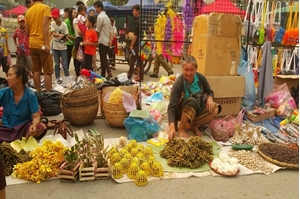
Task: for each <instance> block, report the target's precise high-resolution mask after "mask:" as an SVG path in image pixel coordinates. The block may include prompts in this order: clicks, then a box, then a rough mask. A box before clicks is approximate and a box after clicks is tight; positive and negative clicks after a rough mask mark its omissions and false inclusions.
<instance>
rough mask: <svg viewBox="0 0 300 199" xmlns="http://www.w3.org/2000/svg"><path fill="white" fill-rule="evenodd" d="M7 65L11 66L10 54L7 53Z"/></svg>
mask: <svg viewBox="0 0 300 199" xmlns="http://www.w3.org/2000/svg"><path fill="white" fill-rule="evenodd" d="M6 65H7V66H11V56H10V54H8V55H7V62H6Z"/></svg>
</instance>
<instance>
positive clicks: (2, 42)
mask: <svg viewBox="0 0 300 199" xmlns="http://www.w3.org/2000/svg"><path fill="white" fill-rule="evenodd" d="M2 21H3V16H2V14H0V66H2V70H3V72H4V73H5V74H6V76H7V71H8V69H9V66H8V65H7V55H8V54H9V53H10V51H9V47H8V42H7V40H8V34H7V30H6V29H5V28H4V27H3V26H2Z"/></svg>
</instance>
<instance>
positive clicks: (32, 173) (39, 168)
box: [12, 140, 66, 183]
mask: <svg viewBox="0 0 300 199" xmlns="http://www.w3.org/2000/svg"><path fill="white" fill-rule="evenodd" d="M65 150H66V148H65V146H64V145H63V144H62V143H61V142H60V141H57V142H54V143H53V142H52V141H51V140H46V141H44V142H43V144H42V146H40V147H38V148H37V149H36V150H34V151H32V152H30V154H29V156H30V157H31V158H32V160H31V161H28V162H25V163H18V164H17V165H16V166H15V167H14V170H13V173H12V176H13V177H15V178H20V179H24V180H29V181H34V182H37V183H40V182H41V181H42V180H46V179H48V178H52V177H55V176H56V175H57V173H58V171H59V165H60V164H61V163H62V161H63V160H64V157H63V154H64V151H65Z"/></svg>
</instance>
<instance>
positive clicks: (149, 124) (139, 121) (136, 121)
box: [124, 116, 160, 142]
mask: <svg viewBox="0 0 300 199" xmlns="http://www.w3.org/2000/svg"><path fill="white" fill-rule="evenodd" d="M124 126H125V128H126V131H127V133H128V139H130V140H136V141H137V142H142V141H147V140H148V139H150V138H152V136H153V135H154V134H155V133H157V132H158V131H159V130H160V126H159V125H158V123H157V122H156V121H155V120H154V119H153V118H152V117H150V118H145V119H143V118H137V117H130V116H129V117H127V118H126V119H125V120H124Z"/></svg>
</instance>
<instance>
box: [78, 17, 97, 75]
mask: <svg viewBox="0 0 300 199" xmlns="http://www.w3.org/2000/svg"><path fill="white" fill-rule="evenodd" d="M95 23H96V20H95V18H94V17H92V16H88V17H87V20H86V27H87V30H86V31H85V33H84V36H83V42H81V43H80V45H82V46H84V62H85V64H84V68H86V69H88V70H92V71H93V66H92V64H93V56H95V55H96V47H97V45H98V38H97V32H96V31H95V29H94V25H95Z"/></svg>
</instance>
